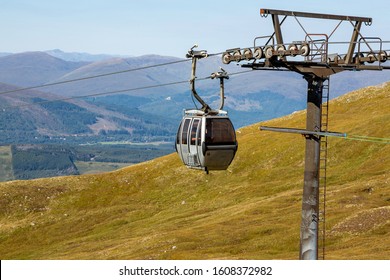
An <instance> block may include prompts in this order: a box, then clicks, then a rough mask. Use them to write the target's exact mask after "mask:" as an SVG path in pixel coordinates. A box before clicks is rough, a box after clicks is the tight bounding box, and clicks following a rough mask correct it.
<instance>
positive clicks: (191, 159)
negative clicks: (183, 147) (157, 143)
mask: <svg viewBox="0 0 390 280" xmlns="http://www.w3.org/2000/svg"><path fill="white" fill-rule="evenodd" d="M200 123H201V119H200V118H193V120H192V122H191V128H190V130H189V133H188V149H189V154H188V164H189V165H190V166H192V167H199V166H200V165H201V162H200V159H199V155H198V151H199V149H198V147H199V146H200V130H201V125H200Z"/></svg>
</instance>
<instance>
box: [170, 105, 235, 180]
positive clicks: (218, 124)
mask: <svg viewBox="0 0 390 280" xmlns="http://www.w3.org/2000/svg"><path fill="white" fill-rule="evenodd" d="M220 112H221V113H222V114H218V115H207V114H205V113H204V112H202V111H200V110H189V111H186V113H185V116H184V117H183V119H182V122H181V124H180V126H179V129H178V132H177V137H176V151H177V153H178V154H179V156H180V158H181V160H182V161H183V163H184V164H185V165H187V166H188V167H190V168H196V169H202V170H205V171H206V172H208V171H209V170H225V169H227V168H228V166H229V165H230V163H231V162H232V160H233V158H234V156H235V154H236V151H237V146H238V145H237V141H236V134H235V130H234V127H233V124H232V122H231V121H230V119H229V117H228V116H227V114H226V112H224V111H220Z"/></svg>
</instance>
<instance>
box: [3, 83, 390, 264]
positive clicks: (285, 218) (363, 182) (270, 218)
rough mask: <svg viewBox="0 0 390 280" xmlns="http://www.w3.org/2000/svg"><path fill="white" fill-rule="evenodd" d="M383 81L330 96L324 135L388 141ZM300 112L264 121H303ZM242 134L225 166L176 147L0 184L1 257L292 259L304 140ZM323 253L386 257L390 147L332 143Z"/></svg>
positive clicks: (250, 130) (389, 101) (389, 115)
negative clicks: (209, 164) (108, 168)
mask: <svg viewBox="0 0 390 280" xmlns="http://www.w3.org/2000/svg"><path fill="white" fill-rule="evenodd" d="M389 108H390V83H388V84H386V85H382V86H378V87H370V88H367V89H363V90H360V91H357V92H352V93H350V94H348V95H345V96H343V97H340V98H338V99H336V100H334V101H332V103H331V105H330V130H332V131H341V132H346V133H348V134H351V135H353V134H356V135H369V136H375V137H386V138H389V136H390V125H389V123H390V110H389ZM304 124H305V112H297V113H295V114H293V115H290V116H287V117H284V118H280V119H276V120H272V121H268V122H266V123H263V125H269V126H287V127H300V128H302V127H304ZM258 127H259V124H256V125H253V126H250V127H246V128H243V129H240V130H239V131H238V133H237V134H238V141H239V151H238V153H237V155H236V158H235V160H234V161H233V163H232V165H231V166H230V167H229V169H228V170H227V171H221V172H211V174H210V175H206V174H204V173H202V172H200V171H195V170H189V169H187V168H186V167H184V166H183V165H182V164H181V163H180V161H179V159H178V157H177V155H175V154H172V155H168V156H165V157H162V158H159V159H156V160H152V161H149V162H146V163H143V164H138V165H134V166H131V167H128V168H124V169H121V170H119V171H116V172H111V173H106V174H102V175H88V176H73V177H57V178H51V179H39V180H31V181H14V182H8V183H1V184H0V225H1V227H0V231H1V235H0V257H1V259H296V258H298V255H299V228H300V213H301V209H300V208H301V196H302V185H303V165H304V162H303V158H304V139H303V138H302V137H301V136H299V135H286V134H278V133H272V132H261V131H259V130H258ZM329 147H330V148H329V168H328V188H327V209H326V212H327V216H326V218H327V223H326V226H327V239H326V240H327V241H326V258H327V259H389V258H390V170H389V166H390V145H386V144H378V143H370V142H362V141H349V140H346V139H337V138H329Z"/></svg>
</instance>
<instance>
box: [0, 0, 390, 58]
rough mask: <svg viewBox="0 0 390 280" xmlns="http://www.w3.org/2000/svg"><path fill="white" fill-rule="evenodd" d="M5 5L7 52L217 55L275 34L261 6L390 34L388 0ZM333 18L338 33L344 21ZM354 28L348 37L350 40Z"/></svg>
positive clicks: (292, 31) (55, 0)
mask: <svg viewBox="0 0 390 280" xmlns="http://www.w3.org/2000/svg"><path fill="white" fill-rule="evenodd" d="M324 3H325V4H326V5H321V4H324ZM0 6H1V9H0V22H1V24H0V34H1V38H2V41H1V44H0V52H23V51H44V50H50V49H61V50H63V51H67V52H89V53H93V54H99V53H107V54H121V55H135V56H138V55H144V54H160V55H171V56H177V57H184V55H185V53H186V51H187V50H188V48H190V47H191V46H192V45H193V44H194V43H198V44H199V45H200V47H201V48H202V49H207V50H208V51H209V53H215V52H221V51H223V50H225V49H228V48H234V47H248V46H251V45H253V38H254V37H256V36H261V35H269V34H271V33H272V31H273V29H272V25H271V20H270V18H267V19H264V18H261V17H260V15H259V10H260V8H269V9H283V10H295V11H307V12H318V13H332V14H342V15H353V16H365V17H372V18H373V25H372V26H370V27H365V26H364V28H363V30H362V33H363V34H364V35H366V36H380V37H381V38H382V39H383V40H390V31H389V27H390V15H389V2H388V1H385V0H379V1H378V0H377V1H375V3H374V2H372V4H371V3H370V2H368V1H362V0H327V1H313V0H311V1H310V0H298V1H291V0H278V1H275V0H242V1H226V0H208V1H207V0H198V1H195V0H194V1H186V0H164V1H162V0H105V1H104V0H90V1H89V0H34V1H32V0H0ZM330 22H331V26H326V27H327V28H329V30H330V31H331V30H332V28H333V27H334V25H335V24H337V22H334V21H330ZM294 24H295V26H293V25H294ZM317 24H318V26H319V25H321V24H326V23H316V24H309V25H308V26H309V29H310V28H313V30H311V29H310V30H308V31H309V32H317V30H316V28H314V26H315V27H317ZM347 27H348V28H349V29H348V28H347V29H348V30H346V31H345V32H344V31H343V30H342V31H341V35H338V36H340V37H339V38H340V40H341V39H343V40H344V41H348V40H349V39H350V32H351V29H350V25H349V26H347ZM297 29H299V27H298V25H296V22H295V23H294V22H289V23H288V24H286V31H285V30H284V32H286V34H288V35H289V36H291V40H302V39H303V38H302V35H301V34H300V33H299V32H297ZM330 31H329V32H330ZM325 32H328V31H325ZM294 36H296V37H298V38H295V37H294ZM335 38H338V37H335Z"/></svg>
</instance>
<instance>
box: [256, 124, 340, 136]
mask: <svg viewBox="0 0 390 280" xmlns="http://www.w3.org/2000/svg"><path fill="white" fill-rule="evenodd" d="M259 129H260V130H264V131H273V132H283V133H296V134H302V135H314V136H325V137H327V136H333V137H347V134H346V133H341V132H330V131H309V130H306V129H299V128H287V127H272V126H260V128H259Z"/></svg>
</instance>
